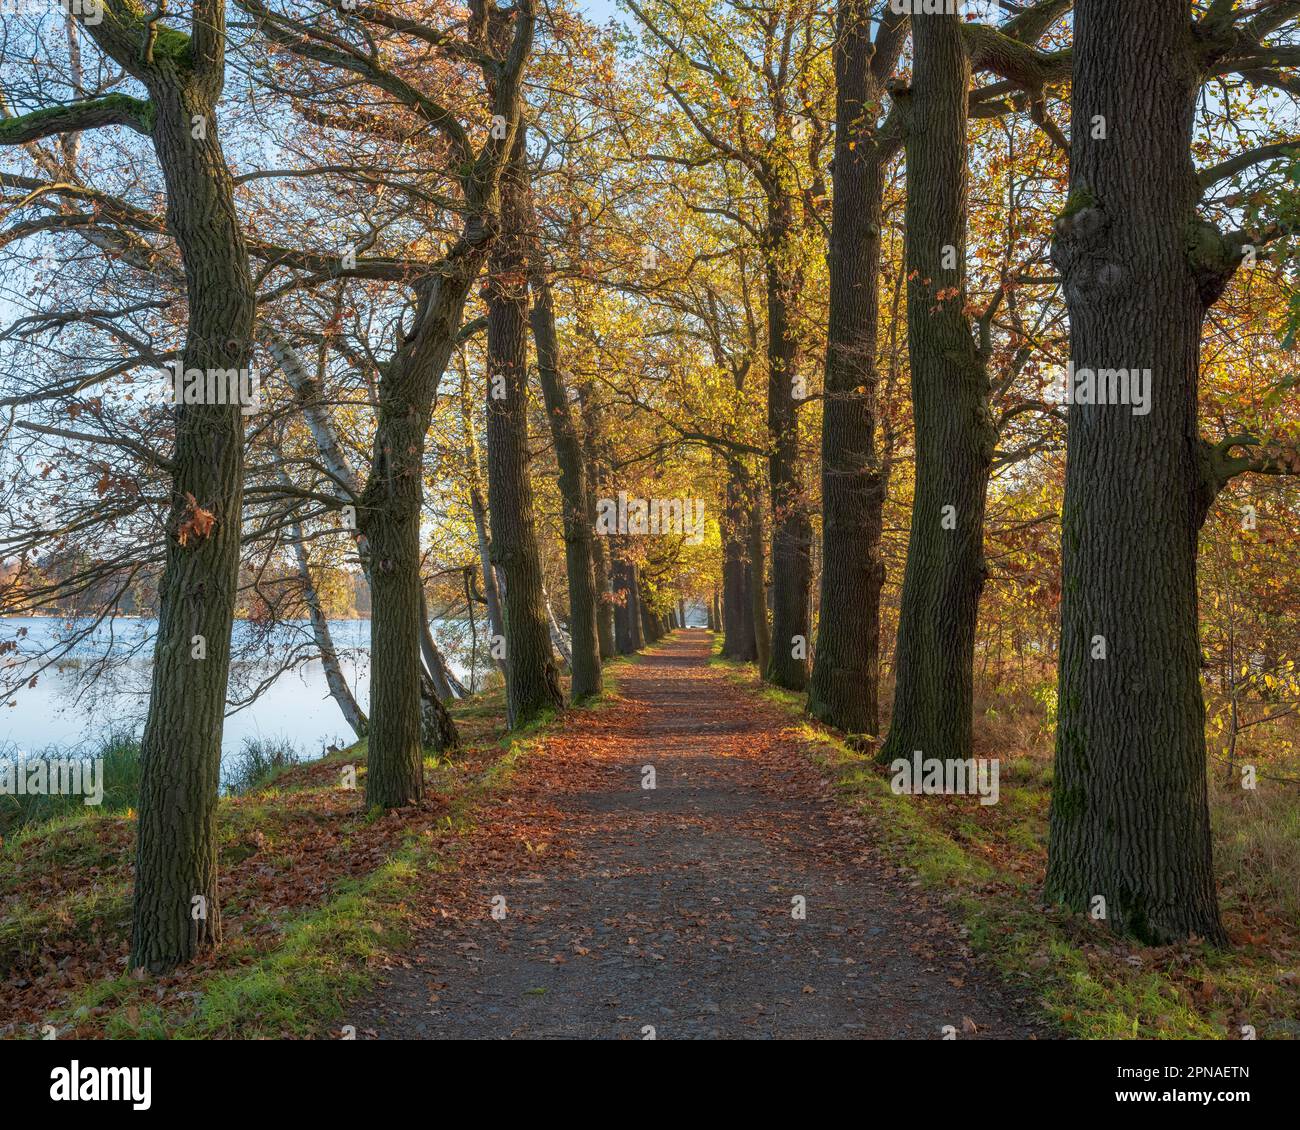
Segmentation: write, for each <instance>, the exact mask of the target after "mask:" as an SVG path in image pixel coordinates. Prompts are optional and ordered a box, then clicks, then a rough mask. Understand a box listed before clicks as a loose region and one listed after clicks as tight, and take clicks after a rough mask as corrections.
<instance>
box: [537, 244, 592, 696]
mask: <svg viewBox="0 0 1300 1130" xmlns="http://www.w3.org/2000/svg"><path fill="white" fill-rule="evenodd" d="M534 238H536V237H534ZM532 288H533V310H532V327H533V342H534V344H535V345H536V348H537V374H538V378H539V380H540V381H541V385H542V396H543V398H544V400H545V402H546V415H547V418H548V419H549V420H550V423H551V439H552V441H553V442H554V444H555V458H556V462H557V463H559V466H560V498H561V501H562V504H563V509H564V514H563V521H564V563H565V569H566V572H567V575H568V580H569V641H570V649H571V653H572V659H571V661H570V665H569V666H570V671H571V672H572V685H571V687H570V692H569V693H570V697H571V698H572V699H573V701H574V702H575V703H576V702H584V701H585V700H587V699H589V698H592V697H593V696H595V695H598V694H600V689H601V673H600V636H599V634H598V628H597V623H596V605H597V591H596V574H595V568H594V565H593V557H594V551H593V546H592V543H593V542H594V541H595V540H596V538H595V526H594V523H593V522H592V521H591V519H590V514H591V501H590V493H591V492H590V491H589V489H588V485H587V470H586V467H585V465H584V461H583V455H582V445H581V443H580V442H579V439H578V430H577V428H576V427H575V426H574V422H573V413H572V410H571V409H570V407H569V396H568V392H567V391H566V389H565V387H564V383H563V380H562V378H561V376H560V367H559V366H560V346H559V340H558V338H557V336H556V332H555V305H554V302H553V300H552V298H551V284H550V280H549V279H548V278H547V277H546V270H545V267H544V265H543V264H542V262H541V248H540V247H538V246H534V248H533V270H532Z"/></svg>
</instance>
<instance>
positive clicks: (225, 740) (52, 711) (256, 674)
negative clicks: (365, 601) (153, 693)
mask: <svg viewBox="0 0 1300 1130" xmlns="http://www.w3.org/2000/svg"><path fill="white" fill-rule="evenodd" d="M156 625H157V621H155V620H144V619H135V618H128V617H118V618H116V619H114V620H111V621H107V620H106V621H104V622H103V623H102V624H100V625H99V626H98V627H97V628H96V629H95V630H94V632H92V633H91V634H90V635H89V636H87V638H86V639H84V640H83V641H81V642H79V643H78V644H77V645H76V647H75V648H74V649H73V650H72V652H71V653H70V656H69V658H71V659H72V660H73V663H74V664H75V666H72V665H69V666H67V667H66V669H65V670H63V671H61V672H56V671H55V670H54V669H53V668H50V669H48V670H46V671H45V672H44V673H43V674H42V675H41V676H40V678H39V679H38V680H37V684H36V686H35V687H24V688H23V689H21V690H20V691H18V692H17V694H16V695H13V696H11V698H10V699H9V700H6V701H5V703H4V704H3V705H0V753H3V752H9V753H13V752H15V751H17V750H22V751H24V752H26V753H36V752H38V751H42V750H48V749H51V748H58V749H60V750H68V751H75V750H77V749H78V747H80V746H82V745H83V744H86V745H89V746H91V747H93V746H94V745H96V744H97V742H98V740H99V739H100V738H102V737H103V736H104V735H105V734H106V733H107V732H108V731H110V730H112V729H114V728H119V729H134V730H135V732H136V733H137V734H138V733H139V730H140V727H141V726H142V724H143V721H144V713H145V709H146V707H147V705H148V688H149V669H150V666H151V658H152V654H153V643H152V640H153V634H154V630H155V628H156ZM67 627H68V622H67V621H66V620H62V619H59V618H57V617H13V618H7V619H0V642H4V641H7V640H15V639H16V640H17V641H18V645H19V652H20V654H24V655H27V656H30V655H31V654H33V653H34V652H36V651H39V650H40V649H42V648H43V647H46V646H48V645H49V644H50V643H52V642H55V641H56V640H58V639H59V638H62V637H63V636H64V634H65V633H66V632H67ZM23 628H26V629H27V634H26V635H25V636H22V637H20V631H21V629H23ZM330 631H331V633H332V635H333V637H334V645H335V647H336V648H338V650H339V660H340V665H341V667H342V669H343V672H344V675H345V676H346V678H347V680H348V684H349V685H350V686H351V687H352V692H353V694H354V695H355V696H356V699H357V701H358V702H359V703H360V704H361V706H362V708H363V709H365V708H367V706H368V704H369V699H370V621H369V620H333V621H331V622H330ZM309 641H310V625H309V624H308V623H307V622H306V621H288V622H286V623H283V624H279V625H276V627H275V628H274V629H272V630H271V631H270V632H269V634H268V633H267V630H266V629H262V628H258V627H256V626H254V625H251V624H249V623H248V622H247V621H243V620H237V621H236V622H235V630H234V643H235V646H236V648H239V647H240V645H241V644H242V645H244V646H245V647H247V648H249V649H250V650H251V651H252V652H253V654H252V657H251V659H250V661H249V662H248V663H247V664H246V665H245V666H244V667H243V668H241V670H240V671H239V672H236V673H235V674H234V675H232V682H233V681H234V680H236V679H239V678H241V676H242V678H243V679H244V680H245V681H251V682H253V683H256V682H258V681H260V680H261V679H262V678H264V677H265V675H266V674H267V673H269V672H270V671H271V670H273V669H274V667H273V665H271V664H270V663H269V660H267V659H263V660H259V659H258V656H259V655H260V656H266V657H269V656H270V655H278V654H283V653H284V652H285V651H287V650H288V649H290V648H294V647H297V648H300V649H304V653H305V649H307V648H308V647H309ZM12 658H13V656H12V655H8V656H6V660H8V659H12ZM105 660H107V661H108V664H109V667H110V669H109V670H108V671H107V672H106V673H105V675H104V676H103V677H102V678H101V679H100V680H99V682H98V685H94V686H86V685H85V682H86V679H85V676H86V674H87V673H88V671H89V670H91V669H93V668H94V667H95V666H96V665H102V664H104V661H105ZM449 663H450V665H451V667H452V670H454V671H455V672H456V675H457V676H458V677H459V678H461V679H462V680H464V679H465V678H466V677H467V674H468V673H467V671H465V670H464V669H463V668H461V667H460V666H459V665H457V664H456V663H455V662H453V661H451V660H450V658H449ZM9 701H13V702H15V703H16V705H13V706H10V705H8V702H9ZM245 738H274V739H287V740H288V741H289V742H290V743H292V745H294V746H295V747H296V748H297V749H298V750H299V752H300V753H301V754H302V755H303V756H311V757H314V756H317V755H318V754H319V753H321V751H322V750H323V749H324V748H325V747H326V746H328V745H330V744H331V743H333V744H337V745H348V744H350V743H351V742H352V741H353V735H352V730H351V729H350V728H349V726H348V724H347V723H346V722H344V721H343V715H342V714H341V713H339V709H338V707H337V706H336V705H335V704H334V700H333V699H332V698H330V696H329V689H328V687H327V686H326V684H325V673H324V670H323V669H322V667H321V664H320V661H319V660H317V659H311V660H307V661H305V662H304V663H302V664H301V665H299V666H298V667H296V668H294V669H293V670H292V671H286V672H283V673H282V674H280V675H279V677H278V678H276V679H275V681H274V682H273V683H272V684H271V685H270V687H268V688H267V689H266V690H265V691H263V692H262V694H261V695H260V696H259V697H258V698H257V700H256V701H255V702H253V703H252V704H251V705H249V706H246V707H244V708H243V709H241V710H238V711H236V712H235V713H233V714H228V715H227V716H226V722H225V728H224V731H223V733H222V743H221V744H222V752H223V757H224V756H226V755H229V754H230V753H232V752H234V751H236V750H238V749H239V747H240V746H241V744H242V743H243V741H244V739H245Z"/></svg>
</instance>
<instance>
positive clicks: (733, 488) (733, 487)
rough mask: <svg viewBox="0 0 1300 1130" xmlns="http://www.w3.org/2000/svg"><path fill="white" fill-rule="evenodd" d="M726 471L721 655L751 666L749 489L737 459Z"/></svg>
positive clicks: (754, 647)
mask: <svg viewBox="0 0 1300 1130" xmlns="http://www.w3.org/2000/svg"><path fill="white" fill-rule="evenodd" d="M727 471H728V473H727V485H726V494H725V496H724V498H723V513H722V553H723V560H722V631H723V639H722V654H723V656H725V657H726V658H727V659H736V660H739V661H740V662H742V663H752V662H754V661H755V660H756V659H757V658H758V646H757V643H756V641H755V637H754V605H753V598H752V593H751V586H752V573H751V570H750V567H749V527H750V521H749V502H748V487H747V480H746V477H745V468H744V466H743V465H742V464H741V462H740V460H739V459H736V458H732V459H729V460H728V463H727Z"/></svg>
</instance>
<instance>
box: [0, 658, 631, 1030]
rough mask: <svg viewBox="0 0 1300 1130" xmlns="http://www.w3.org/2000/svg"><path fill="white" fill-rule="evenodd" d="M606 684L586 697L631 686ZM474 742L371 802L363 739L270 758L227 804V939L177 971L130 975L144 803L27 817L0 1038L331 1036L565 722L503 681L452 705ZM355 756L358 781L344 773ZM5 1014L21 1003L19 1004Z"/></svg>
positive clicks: (4, 930)
mask: <svg viewBox="0 0 1300 1130" xmlns="http://www.w3.org/2000/svg"><path fill="white" fill-rule="evenodd" d="M606 682H607V687H608V689H607V690H606V692H605V694H604V695H603V696H602V697H601V698H600V699H599V700H597V701H595V702H593V703H591V704H589V705H588V706H585V707H583V708H582V709H584V710H592V709H594V710H600V709H603V708H605V707H606V706H607V705H608V704H609V703H610V702H611V701H613V700H615V698H616V696H617V690H616V683H617V666H613V667H612V669H611V670H609V671H607V675H606ZM453 713H454V714H455V715H456V719H457V723H458V725H459V726H460V729H461V734H462V739H463V742H464V748H463V749H461V750H458V751H456V753H455V755H454V756H452V757H447V758H433V757H430V758H427V759H426V762H425V785H426V794H427V796H426V801H425V802H424V803H423V804H422V805H420V806H418V807H416V808H412V809H409V810H403V811H401V812H396V813H388V814H384V815H381V814H379V813H376V812H366V811H364V810H363V809H362V808H361V807H360V803H361V802H360V796H361V793H360V791H359V789H360V788H361V787H363V785H364V773H365V756H366V751H365V744H364V742H362V743H358V745H356V746H354V747H352V748H350V749H348V750H344V751H341V752H339V753H335V754H332V755H330V756H329V757H327V758H324V759H321V760H318V761H312V762H308V763H304V764H299V765H295V766H290V767H285V766H281V765H272V766H270V767H269V783H268V784H265V785H263V786H261V787H258V786H256V785H250V786H248V787H246V788H245V789H243V790H242V791H241V792H240V793H239V794H238V795H229V796H225V797H223V798H222V801H221V803H220V806H219V815H218V825H219V835H220V852H221V864H220V866H221V875H222V915H223V928H224V931H225V938H224V942H223V945H222V946H221V947H220V948H219V949H218V950H217V951H215V952H214V953H212V954H209V955H205V957H204V958H203V959H202V960H201V961H200V962H198V963H196V964H195V965H193V966H191V967H189V968H187V969H185V970H183V971H180V972H177V973H174V974H170V975H167V976H164V977H151V978H144V979H137V978H135V977H132V976H130V975H128V974H127V973H126V953H127V943H128V939H129V931H130V886H131V882H130V879H131V862H132V858H133V853H134V836H135V828H134V813H132V812H129V811H127V812H122V813H106V812H90V811H89V810H88V811H87V813H74V814H72V815H69V816H65V817H60V818H59V819H57V820H56V821H54V822H53V823H49V824H45V825H42V826H39V827H30V828H28V829H26V830H25V831H24V832H23V833H22V834H21V835H20V836H19V837H16V838H14V839H13V840H11V841H10V842H9V843H7V844H6V845H5V847H4V848H3V850H0V919H2V920H3V926H0V977H3V978H4V979H5V980H6V981H8V982H9V983H10V984H11V985H13V986H15V988H16V992H15V994H14V996H13V998H12V999H11V1000H6V1002H5V1003H6V1007H0V1036H6V1035H8V1036H13V1037H23V1036H29V1037H31V1036H39V1035H40V1034H41V1033H42V1031H44V1030H45V1028H46V1026H47V1025H50V1026H53V1027H54V1028H55V1029H56V1030H57V1032H58V1034H59V1036H60V1037H74V1036H75V1037H80V1038H95V1037H109V1038H119V1039H132V1038H172V1039H214V1038H241V1039H257V1038H285V1037H289V1038H294V1037H299V1038H301V1037H311V1036H322V1035H329V1034H330V1033H331V1031H332V1028H331V1026H333V1025H336V1024H337V1022H338V1021H339V1020H340V1019H341V1018H342V1017H343V1010H344V1008H345V1006H346V1003H347V1001H348V1000H349V999H352V998H354V997H355V996H356V995H357V994H359V993H360V992H362V991H363V990H364V989H365V988H366V986H367V985H369V984H370V983H372V981H373V980H374V978H375V976H376V975H377V973H378V971H379V970H380V968H381V967H382V965H383V964H384V962H385V961H386V960H387V959H388V958H389V957H391V956H392V955H394V954H396V953H397V952H399V951H400V950H401V948H402V947H403V945H404V944H405V943H406V942H407V941H408V939H409V938H410V935H411V931H412V929H413V928H414V927H415V925H416V923H417V918H418V917H419V909H418V905H417V904H418V901H419V900H418V898H417V896H418V895H419V894H420V893H421V892H422V890H423V888H424V887H425V886H427V881H428V876H429V875H430V873H432V872H438V871H442V870H446V869H449V868H454V867H455V866H456V859H457V852H458V846H459V845H460V844H461V843H462V842H463V840H464V837H465V836H467V835H468V834H469V833H470V832H471V831H472V830H473V828H474V823H475V818H476V813H477V812H478V811H479V810H480V809H481V807H482V806H483V805H484V804H485V802H488V801H490V799H491V796H492V794H493V793H494V792H496V791H497V790H499V789H501V788H502V787H503V786H505V785H506V784H507V783H508V781H509V779H510V776H511V774H512V772H513V771H514V769H515V768H516V766H518V765H519V764H520V763H521V761H522V760H523V759H524V758H526V757H527V756H528V755H529V754H530V753H531V752H532V751H534V750H535V749H536V748H537V747H538V746H539V745H540V743H541V742H542V741H543V740H544V738H545V736H546V734H547V733H548V732H550V731H551V730H553V729H554V728H555V727H556V726H557V725H559V724H562V723H561V722H560V720H558V719H556V718H553V717H551V718H545V719H542V720H540V721H539V722H537V723H535V724H534V725H532V726H530V727H527V728H525V729H521V730H518V731H515V732H513V733H503V730H502V717H503V714H504V709H503V703H502V700H501V694H500V692H499V691H498V692H496V693H495V694H493V695H484V696H478V697H475V698H473V699H470V700H467V701H465V702H462V703H458V704H457V706H456V708H455V709H454V710H453ZM346 766H353V767H354V768H355V769H356V771H357V774H358V777H359V779H360V780H359V783H358V790H347V789H344V788H343V787H341V779H342V778H343V776H344V773H343V770H344V768H345V767H346ZM6 1014H7V1015H6Z"/></svg>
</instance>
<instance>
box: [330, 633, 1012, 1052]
mask: <svg viewBox="0 0 1300 1130" xmlns="http://www.w3.org/2000/svg"><path fill="white" fill-rule="evenodd" d="M709 639H710V637H709V636H708V634H707V633H705V632H702V631H682V632H678V633H676V634H675V636H674V637H673V638H672V639H671V640H669V641H668V642H666V643H665V644H663V645H662V646H661V647H660V648H659V649H657V650H656V651H654V652H653V653H651V654H648V655H646V656H644V657H642V658H641V659H640V660H639V661H638V662H637V663H636V664H635V665H634V666H632V667H630V668H624V669H623V671H622V673H621V674H620V692H621V695H622V698H623V700H625V701H620V702H619V703H617V704H614V705H612V706H610V707H606V708H605V709H603V710H600V711H597V712H594V713H586V712H582V713H579V714H575V715H574V716H572V717H571V719H570V720H569V721H568V722H567V723H566V725H565V727H564V728H563V730H562V731H561V732H560V733H558V734H557V735H555V736H554V737H550V738H548V739H547V740H546V744H545V748H544V749H543V750H541V751H538V752H537V753H535V754H533V755H531V756H530V757H529V758H528V759H527V762H526V763H525V765H524V766H523V767H521V769H520V770H519V772H518V774H517V776H516V778H515V780H514V781H513V782H512V784H511V785H510V787H509V789H508V792H507V793H506V794H505V795H503V796H502V797H501V798H500V799H499V800H496V801H493V802H492V806H491V808H490V809H489V810H487V811H485V812H483V813H482V815H481V820H480V823H481V827H480V829H479V830H477V831H476V832H475V833H474V835H473V836H472V837H471V838H470V840H469V841H468V842H467V844H466V845H465V848H464V851H463V853H462V865H461V866H460V867H459V868H458V869H457V870H456V872H455V873H454V874H448V875H442V876H436V877H431V881H432V882H433V883H434V884H435V888H434V889H435V891H436V899H437V910H436V912H434V913H433V914H432V915H431V922H430V925H429V927H428V929H427V930H426V931H424V933H423V934H422V935H421V936H420V938H419V939H418V943H417V947H416V949H415V951H414V952H413V953H412V954H410V955H408V956H409V959H410V964H409V966H407V967H406V968H401V969H395V970H392V971H390V974H389V975H388V978H387V980H386V982H385V983H383V984H382V985H381V986H380V988H379V989H378V990H377V991H376V992H375V993H374V994H373V995H372V996H371V998H370V999H369V1000H367V1001H366V1002H364V1004H362V1005H360V1006H358V1007H357V1008H356V1009H354V1010H353V1013H352V1015H351V1016H349V1020H350V1021H352V1022H353V1023H355V1024H356V1025H357V1026H358V1028H359V1030H361V1031H363V1032H365V1033H366V1035H368V1036H373V1035H378V1036H379V1037H381V1038H395V1039H402V1038H406V1039H447V1038H470V1039H473V1038H492V1037H496V1038H503V1037H504V1038H510V1037H514V1038H522V1037H529V1038H566V1037H568V1038H607V1039H643V1038H646V1036H648V1035H649V1033H648V1032H647V1031H646V1028H647V1026H650V1027H653V1029H654V1035H655V1037H656V1038H658V1039H674V1038H746V1039H783V1038H817V1037H820V1038H853V1037H859V1038H861V1037H878V1038H901V1037H906V1038H915V1039H939V1038H941V1036H942V1030H943V1027H944V1026H945V1025H953V1026H954V1027H955V1028H956V1030H957V1032H958V1038H959V1039H971V1038H981V1037H983V1038H1026V1037H1029V1036H1031V1035H1033V1034H1034V1033H1035V1028H1034V1027H1033V1025H1032V1022H1030V1021H1027V1020H1026V1019H1025V1017H1026V1016H1027V1009H1026V1006H1025V1005H1024V1003H1023V1002H1020V1001H1016V1000H1013V999H1011V996H1010V995H1009V993H1008V992H1007V991H1006V990H1005V989H1003V988H1002V986H1001V985H1000V984H999V983H998V981H997V980H996V978H994V977H992V976H990V975H988V974H986V973H984V972H981V971H979V970H977V969H976V967H975V965H974V964H973V961H972V958H971V955H970V953H969V951H968V949H967V947H966V946H965V944H964V943H963V942H962V940H961V939H960V938H959V937H958V936H957V935H956V933H955V932H954V931H953V929H952V928H951V926H950V925H949V924H948V923H947V921H946V920H945V919H944V917H943V915H942V914H941V913H940V912H939V911H937V910H935V909H934V908H933V907H930V906H927V905H926V903H925V901H924V900H923V899H922V898H921V897H920V895H919V892H917V891H916V890H915V889H913V888H911V887H910V885H909V880H908V879H907V878H906V877H905V876H903V875H900V874H899V873H898V872H897V871H896V870H895V869H894V868H892V867H890V866H889V865H888V864H887V863H886V862H884V861H883V860H882V859H881V858H879V857H878V856H877V855H876V853H875V851H874V849H873V848H872V847H871V844H870V842H869V840H868V837H867V834H866V831H865V829H864V827H863V825H862V822H861V821H860V820H859V819H858V818H857V817H856V816H855V815H854V814H853V813H852V812H851V811H850V810H849V809H848V808H847V806H844V805H842V804H839V803H836V802H835V801H834V800H833V799H832V797H831V795H830V792H829V789H828V787H827V785H826V783H825V782H824V780H823V779H822V777H821V775H820V774H819V773H818V772H817V771H816V769H815V768H813V766H812V765H811V763H810V761H809V758H808V757H807V755H806V754H805V753H804V752H803V751H802V750H800V749H799V748H798V745H797V740H796V738H795V737H794V735H793V733H792V732H791V730H790V727H791V722H790V719H789V718H788V716H786V715H785V714H784V713H783V712H781V711H780V710H779V708H777V707H775V706H772V705H769V704H767V703H764V702H762V701H760V700H758V699H757V698H756V697H755V696H753V695H752V694H749V693H747V692H746V691H745V690H743V689H742V688H740V687H737V686H735V685H733V684H732V683H731V682H729V681H728V680H727V678H726V676H725V675H724V674H723V673H722V672H720V671H718V670H717V669H711V668H710V667H709V666H708V654H709ZM645 766H652V767H653V769H654V774H655V785H656V787H655V788H654V789H645V788H643V787H642V780H643V767H645ZM497 896H501V897H503V898H504V900H505V901H504V908H505V917H504V918H496V919H494V918H493V916H492V915H493V905H494V904H493V900H494V898H497ZM796 897H802V898H803V899H804V900H805V903H806V917H805V918H804V919H802V920H799V919H797V918H795V917H794V916H793V915H792V910H793V909H794V908H795V903H794V902H793V900H794V899H796ZM496 905H497V907H498V908H500V907H501V905H502V904H501V903H500V901H499V900H498V901H497V903H496ZM498 913H499V911H498ZM971 1022H973V1024H974V1027H975V1031H974V1032H972V1031H971V1026H972V1025H971Z"/></svg>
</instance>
